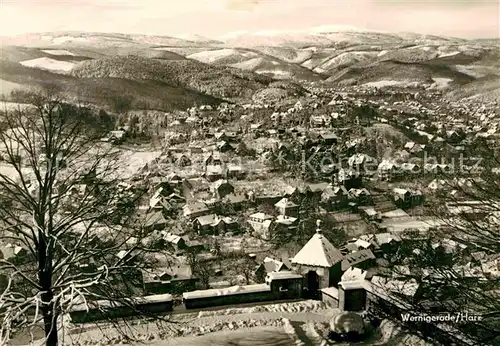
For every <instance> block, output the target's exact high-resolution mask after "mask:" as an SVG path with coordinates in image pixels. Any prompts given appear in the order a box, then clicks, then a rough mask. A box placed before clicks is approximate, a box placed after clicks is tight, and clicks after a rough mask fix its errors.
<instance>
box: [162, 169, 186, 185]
mask: <svg viewBox="0 0 500 346" xmlns="http://www.w3.org/2000/svg"><path fill="white" fill-rule="evenodd" d="M165 178H166V180H167V182H168V183H169V184H172V185H179V184H180V183H182V180H183V179H182V178H181V177H180V176H179V175H178V174H176V173H174V172H171V173H169V174H167V176H166V177H165Z"/></svg>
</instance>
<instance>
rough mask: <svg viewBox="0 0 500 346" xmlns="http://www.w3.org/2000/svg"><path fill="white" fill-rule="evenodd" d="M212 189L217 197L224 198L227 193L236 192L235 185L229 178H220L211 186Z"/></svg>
mask: <svg viewBox="0 0 500 346" xmlns="http://www.w3.org/2000/svg"><path fill="white" fill-rule="evenodd" d="M210 190H211V192H212V194H213V195H214V197H215V198H218V199H223V198H224V197H226V196H227V195H230V194H232V193H234V186H233V185H232V184H231V183H229V182H228V181H227V180H224V179H220V180H217V181H216V182H214V183H213V184H212V185H211V186H210Z"/></svg>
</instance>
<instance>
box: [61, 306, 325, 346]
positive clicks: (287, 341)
mask: <svg viewBox="0 0 500 346" xmlns="http://www.w3.org/2000/svg"><path fill="white" fill-rule="evenodd" d="M333 314H334V310H332V309H328V308H326V306H324V304H322V303H321V302H315V301H304V302H297V303H284V304H275V305H269V306H257V307H250V308H234V309H226V310H220V311H201V312H198V313H186V314H176V315H173V316H172V317H171V322H167V323H166V324H164V325H157V324H156V323H143V324H137V325H132V326H130V327H131V329H130V332H132V333H133V334H134V336H136V337H138V338H139V339H140V340H145V341H148V342H152V343H154V345H164V346H170V345H172V346H174V345H186V346H188V345H190V344H191V342H192V343H193V345H205V344H206V345H221V346H225V345H227V346H230V345H233V346H234V345H255V346H259V345H261V346H267V345H269V346H270V345H277V346H279V345H297V346H299V345H300V346H308V345H310V346H316V345H317V346H325V345H327V343H326V342H325V341H324V338H323V337H322V336H321V335H320V334H319V333H317V332H315V330H314V324H324V325H327V324H328V322H329V321H330V319H331V318H332V315H333ZM87 327H90V329H87V330H85V331H83V330H82V331H81V332H78V331H77V333H76V334H72V335H71V340H68V343H77V344H80V345H82V344H86V345H90V344H97V341H100V343H101V344H102V343H105V344H116V343H120V342H121V341H122V338H121V337H120V336H119V333H118V332H117V331H116V330H114V329H113V328H111V327H106V326H105V325H101V326H100V328H95V325H89V326H87ZM193 336H195V338H194V339H193V340H191V339H190V338H193ZM214 338H215V339H214ZM181 340H183V341H182V342H185V343H180V342H181ZM214 340H217V342H215V341H214Z"/></svg>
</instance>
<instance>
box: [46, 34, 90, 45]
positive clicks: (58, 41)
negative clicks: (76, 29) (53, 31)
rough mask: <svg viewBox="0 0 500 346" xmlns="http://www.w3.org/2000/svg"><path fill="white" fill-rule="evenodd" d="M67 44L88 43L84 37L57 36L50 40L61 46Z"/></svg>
mask: <svg viewBox="0 0 500 346" xmlns="http://www.w3.org/2000/svg"><path fill="white" fill-rule="evenodd" d="M67 42H88V39H87V38H85V37H74V36H59V37H56V38H54V39H53V40H52V43H54V44H63V43H67Z"/></svg>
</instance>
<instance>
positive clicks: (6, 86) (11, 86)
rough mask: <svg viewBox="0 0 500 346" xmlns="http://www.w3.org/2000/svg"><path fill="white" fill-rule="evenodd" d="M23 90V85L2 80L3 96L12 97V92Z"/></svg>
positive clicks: (1, 92) (0, 85)
mask: <svg viewBox="0 0 500 346" xmlns="http://www.w3.org/2000/svg"><path fill="white" fill-rule="evenodd" d="M20 88H22V85H21V84H17V83H12V82H9V81H6V80H3V79H0V94H1V95H10V93H11V92H12V90H15V89H20Z"/></svg>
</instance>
